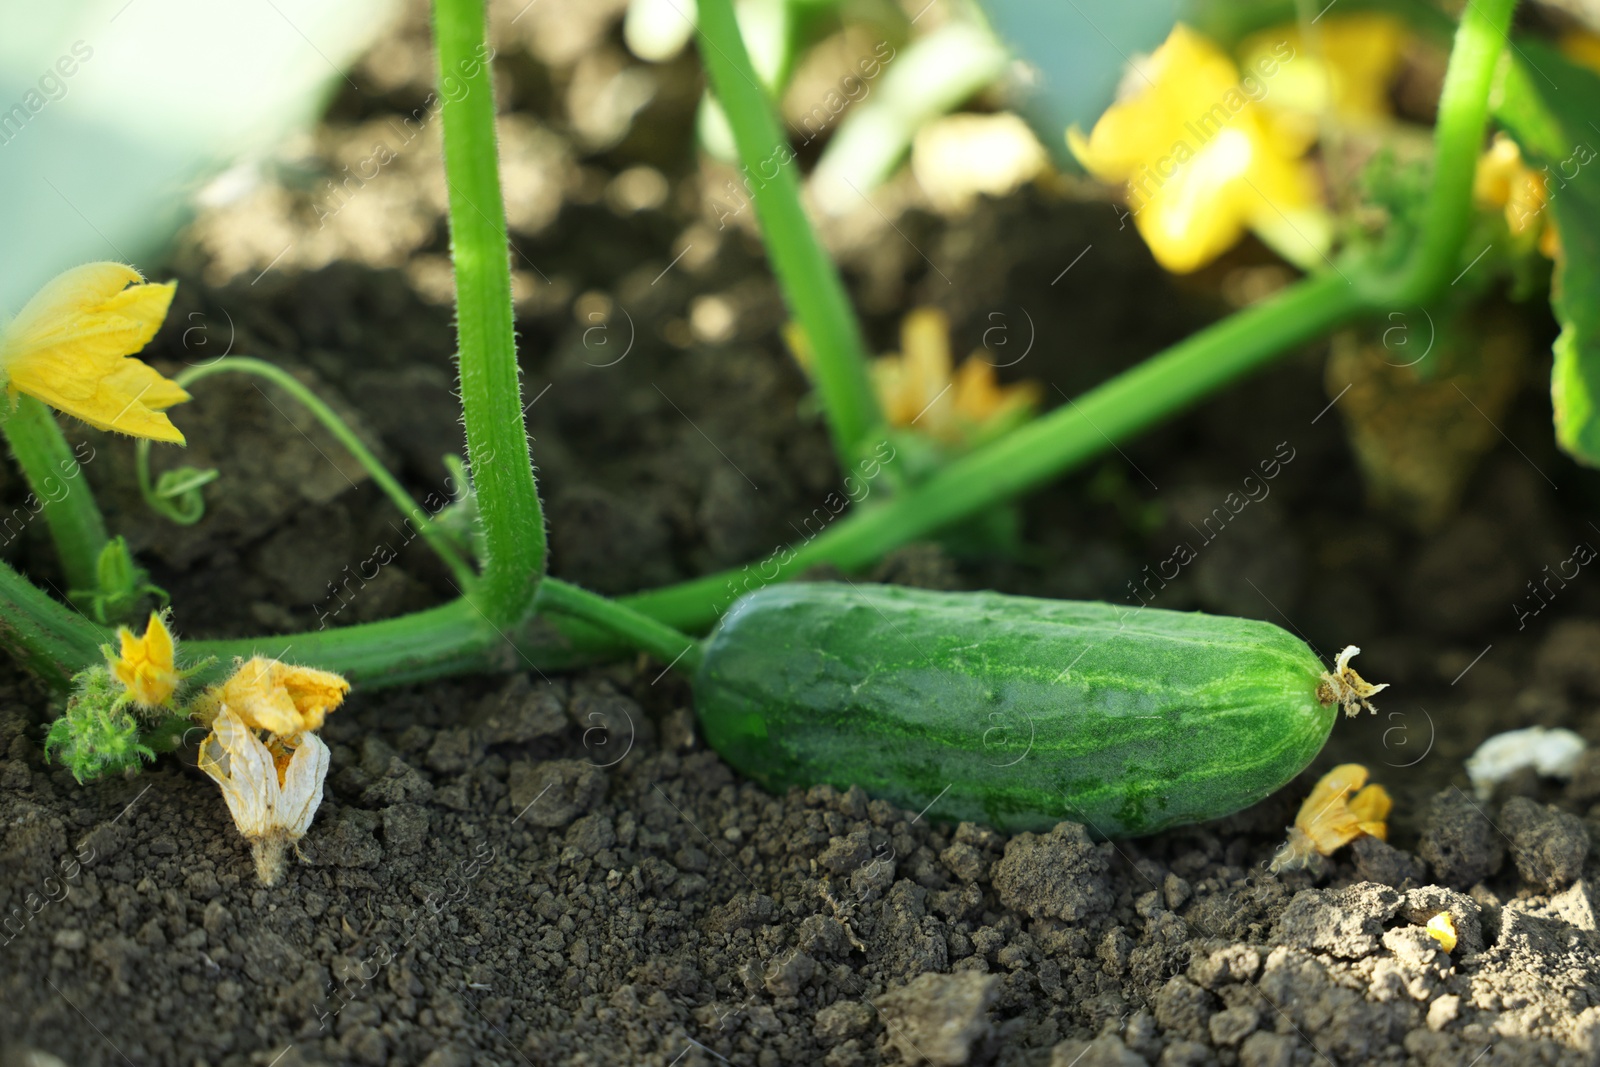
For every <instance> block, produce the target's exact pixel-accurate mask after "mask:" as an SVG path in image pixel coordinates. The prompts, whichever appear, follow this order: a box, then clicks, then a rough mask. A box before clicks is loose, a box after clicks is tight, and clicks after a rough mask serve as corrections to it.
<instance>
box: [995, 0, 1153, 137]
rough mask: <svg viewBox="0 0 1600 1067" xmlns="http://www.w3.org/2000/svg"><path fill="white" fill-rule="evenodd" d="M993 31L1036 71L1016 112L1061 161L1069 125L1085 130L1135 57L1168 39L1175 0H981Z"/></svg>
mask: <svg viewBox="0 0 1600 1067" xmlns="http://www.w3.org/2000/svg"><path fill="white" fill-rule="evenodd" d="M979 6H980V7H981V8H982V9H983V12H984V14H985V15H987V16H988V18H989V23H990V25H991V26H993V27H994V31H995V33H996V34H997V35H998V36H999V37H1000V39H1001V40H1002V41H1004V42H1005V43H1006V45H1007V46H1009V47H1010V49H1011V50H1012V52H1013V53H1015V54H1016V55H1017V57H1018V58H1020V59H1022V60H1024V61H1025V62H1027V64H1028V65H1029V66H1030V67H1031V68H1032V69H1033V77H1032V79H1031V81H1032V84H1031V85H1029V86H1028V88H1027V91H1026V93H1025V95H1024V97H1023V99H1022V100H1020V101H1019V107H1018V110H1019V111H1020V112H1021V113H1022V114H1023V116H1024V117H1025V118H1027V120H1028V122H1029V123H1030V124H1032V125H1033V127H1034V129H1035V130H1036V131H1038V133H1039V140H1040V141H1042V142H1043V143H1044V145H1045V147H1046V148H1048V149H1049V150H1050V152H1051V153H1052V154H1053V155H1055V156H1056V157H1057V158H1058V159H1062V160H1065V159H1068V158H1070V157H1069V154H1068V153H1067V151H1066V143H1065V141H1064V139H1063V138H1064V137H1065V134H1066V130H1067V128H1068V127H1069V126H1074V125H1076V126H1078V127H1080V128H1081V129H1083V130H1084V131H1085V132H1087V131H1088V130H1089V129H1091V128H1092V127H1093V126H1094V123H1095V120H1096V119H1098V118H1099V117H1100V113H1101V112H1102V111H1104V110H1105V109H1106V108H1107V107H1109V106H1110V105H1111V102H1112V100H1113V99H1114V98H1115V96H1116V92H1117V83H1118V82H1120V81H1121V80H1122V75H1123V71H1124V70H1125V69H1126V68H1127V66H1128V63H1129V61H1130V60H1131V59H1133V57H1134V56H1136V55H1140V54H1143V53H1148V52H1151V51H1153V50H1154V49H1155V48H1156V46H1157V45H1159V44H1160V43H1161V42H1162V41H1164V40H1166V39H1167V34H1169V33H1171V32H1172V25H1173V23H1174V22H1175V21H1177V17H1178V0H1068V2H1066V3H1040V2H1039V0H979Z"/></svg>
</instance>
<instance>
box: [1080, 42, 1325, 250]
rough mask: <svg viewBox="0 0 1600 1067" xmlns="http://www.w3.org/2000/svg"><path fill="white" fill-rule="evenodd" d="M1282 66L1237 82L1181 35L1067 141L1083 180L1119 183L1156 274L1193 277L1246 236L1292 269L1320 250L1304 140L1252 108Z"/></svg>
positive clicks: (1320, 215)
mask: <svg viewBox="0 0 1600 1067" xmlns="http://www.w3.org/2000/svg"><path fill="white" fill-rule="evenodd" d="M1285 53H1286V54H1287V49H1285ZM1290 58H1292V56H1290ZM1282 62H1283V60H1282V59H1277V58H1275V59H1273V60H1272V64H1271V65H1269V66H1265V67H1260V68H1256V69H1252V70H1251V71H1250V72H1249V74H1247V75H1246V76H1245V77H1244V78H1243V79H1241V77H1240V73H1239V68H1238V67H1236V66H1235V65H1234V63H1233V60H1232V59H1230V58H1229V57H1228V56H1227V55H1226V54H1224V53H1223V52H1222V51H1221V50H1220V49H1219V48H1217V46H1216V45H1214V44H1212V43H1211V42H1210V41H1208V40H1206V39H1205V38H1204V37H1202V36H1200V35H1199V34H1197V33H1195V32H1194V31H1193V30H1191V29H1189V28H1188V27H1187V26H1185V25H1183V24H1182V23H1179V24H1178V25H1177V26H1175V27H1173V30H1172V33H1171V35H1170V36H1168V38H1167V40H1166V42H1165V43H1164V44H1162V45H1161V47H1160V48H1157V49H1156V50H1155V52H1154V53H1153V54H1152V55H1151V56H1150V57H1149V58H1148V60H1146V61H1144V62H1143V63H1136V64H1135V67H1134V70H1133V72H1132V74H1131V75H1130V77H1129V78H1128V79H1127V80H1126V81H1125V83H1124V84H1125V85H1126V86H1127V87H1128V88H1129V90H1130V92H1129V93H1128V94H1126V95H1125V96H1124V98H1123V99H1120V100H1118V101H1117V102H1116V103H1115V104H1113V105H1112V106H1111V107H1110V108H1108V109H1107V110H1106V112H1105V114H1103V115H1101V116H1100V120H1099V121H1098V122H1096V123H1095V126H1094V129H1093V130H1092V131H1091V132H1090V134H1089V136H1088V137H1087V138H1085V137H1084V136H1083V134H1082V133H1081V132H1079V131H1078V130H1077V129H1076V128H1074V129H1072V130H1069V131H1068V132H1067V142H1068V144H1070V145H1071V147H1072V151H1073V153H1074V154H1075V155H1076V156H1077V157H1078V159H1079V160H1080V161H1082V163H1083V165H1084V166H1085V167H1086V168H1088V170H1089V172H1090V173H1092V174H1094V175H1095V176H1096V177H1098V178H1100V179H1102V180H1104V181H1113V182H1126V183H1127V195H1128V203H1129V206H1130V207H1132V209H1133V215H1134V224H1135V225H1136V226H1137V227H1138V229H1139V233H1140V234H1142V235H1143V237H1144V239H1145V242H1146V243H1147V244H1148V245H1149V246H1150V251H1151V253H1152V254H1153V255H1154V256H1155V257H1156V260H1157V261H1158V262H1159V263H1160V264H1161V265H1162V266H1163V267H1165V268H1166V269H1168V270H1170V271H1173V272H1174V273H1179V274H1183V273H1187V272H1189V271H1193V270H1197V269H1199V268H1200V267H1203V266H1205V265H1206V264H1207V263H1209V262H1211V261H1212V260H1213V259H1215V258H1216V257H1217V256H1219V255H1221V254H1222V253H1223V252H1225V251H1227V250H1228V249H1229V248H1231V247H1232V246H1233V245H1234V243H1235V242H1237V241H1238V240H1239V238H1240V237H1242V236H1243V235H1244V231H1245V230H1246V229H1250V230H1254V231H1255V232H1256V233H1257V234H1258V236H1260V237H1261V238H1262V239H1263V240H1264V241H1266V242H1267V243H1269V244H1271V245H1272V246H1273V247H1275V248H1277V249H1278V250H1280V251H1282V252H1284V253H1285V254H1286V255H1287V256H1289V258H1291V259H1295V260H1298V261H1305V260H1307V259H1312V258H1316V257H1317V256H1319V255H1320V254H1321V252H1322V250H1323V248H1324V247H1325V246H1326V244H1327V242H1328V239H1329V234H1330V232H1331V225H1330V223H1329V221H1328V218H1327V214H1326V212H1325V211H1324V210H1323V209H1322V207H1321V205H1320V190H1319V187H1318V183H1317V180H1316V177H1315V175H1314V173H1313V172H1312V170H1311V168H1310V167H1309V166H1307V165H1306V164H1305V163H1303V162H1301V159H1300V157H1301V156H1302V155H1304V153H1305V151H1306V149H1307V148H1308V147H1310V140H1309V139H1308V138H1307V137H1306V136H1304V135H1295V134H1294V133H1293V132H1292V130H1285V129H1284V128H1283V127H1282V126H1280V125H1279V124H1275V123H1274V122H1272V121H1271V120H1270V116H1268V115H1267V114H1266V113H1265V112H1264V111H1263V110H1262V109H1261V107H1260V106H1259V104H1258V101H1260V100H1263V99H1266V98H1267V96H1268V94H1269V92H1270V84H1271V79H1272V78H1273V77H1274V76H1276V75H1277V74H1278V73H1279V71H1280V70H1281V63H1282Z"/></svg>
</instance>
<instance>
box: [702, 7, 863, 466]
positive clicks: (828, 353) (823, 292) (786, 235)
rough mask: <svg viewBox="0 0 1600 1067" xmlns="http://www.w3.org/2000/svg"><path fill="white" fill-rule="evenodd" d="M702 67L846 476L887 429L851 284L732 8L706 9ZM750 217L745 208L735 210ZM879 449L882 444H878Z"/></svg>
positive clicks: (704, 11)
mask: <svg viewBox="0 0 1600 1067" xmlns="http://www.w3.org/2000/svg"><path fill="white" fill-rule="evenodd" d="M698 20H699V39H700V58H701V62H702V63H703V64H704V66H705V69H706V73H707V74H708V75H709V76H710V78H711V84H712V86H713V87H714V88H715V89H716V93H717V99H718V101H720V102H721V104H722V109H723V111H724V112H725V113H726V114H727V117H728V125H729V127H730V128H731V129H732V130H733V140H734V143H735V144H736V145H737V146H738V149H739V160H740V162H741V163H743V165H744V179H743V185H744V191H743V192H742V193H740V194H739V195H740V197H748V198H749V199H751V200H753V201H754V202H755V211H756V219H757V220H758V221H759V222H760V224H761V235H762V238H763V239H764V241H765V244H766V246H767V255H768V257H769V258H770V259H771V260H772V272H773V273H774V274H775V275H777V278H778V285H779V286H780V288H782V290H783V298H784V302H785V303H787V304H788V305H789V310H790V312H791V313H792V314H793V315H794V317H795V321H797V322H798V323H799V324H800V328H801V329H802V330H804V331H805V335H806V342H807V346H808V348H809V350H810V352H811V359H812V367H811V370H812V373H813V375H814V377H815V379H816V383H817V393H818V395H819V396H820V398H821V400H822V408H823V411H824V412H825V413H826V414H827V419H828V430H829V433H830V434H831V436H832V438H833V450H834V454H835V455H836V456H837V457H838V461H839V465H840V467H842V468H843V469H844V470H845V472H846V473H849V472H850V471H851V470H852V469H853V468H854V466H855V464H856V461H857V460H859V459H860V458H861V452H862V450H863V449H864V448H865V447H866V446H867V443H868V438H869V435H872V434H874V432H875V431H876V429H877V428H878V427H879V426H880V425H881V424H882V422H883V413H882V412H881V411H880V410H879V409H878V400H877V395H876V394H875V393H874V392H873V391H872V382H871V380H870V379H869V378H868V375H867V355H866V352H867V348H866V342H865V340H863V338H862V336H861V327H860V325H859V324H858V323H857V322H856V317H855V313H854V312H853V311H852V310H851V308H850V299H849V297H848V296H847V295H846V294H845V290H844V282H843V281H841V280H840V278H839V272H838V270H837V269H836V268H835V267H834V265H833V261H832V260H830V259H829V258H828V255H827V253H826V252H824V251H823V249H822V244H821V242H819V241H818V240H817V235H816V232H815V231H814V230H813V229H812V228H811V224H810V222H809V220H807V218H806V213H805V209H804V208H803V207H801V205H800V182H799V179H798V178H797V177H796V176H795V168H796V164H795V161H794V159H795V156H794V151H793V150H792V149H791V148H790V147H789V140H788V138H787V137H785V136H784V134H783V130H782V128H781V127H780V126H779V125H778V118H777V115H776V113H775V111H774V110H773V106H772V101H771V100H769V99H768V98H767V94H766V92H765V90H763V89H762V88H761V82H760V80H759V79H758V78H757V77H756V72H755V67H754V66H753V65H752V64H751V62H750V54H749V52H748V51H746V49H745V46H744V38H743V37H741V36H740V34H739V24H738V22H737V21H736V20H735V19H734V15H733V4H732V0H700V4H699V16H698ZM735 206H736V207H737V208H739V209H742V208H743V206H744V201H743V200H742V199H741V200H740V201H739V202H738V203H737V204H736V205H735ZM872 439H873V440H877V437H875V436H874V437H872Z"/></svg>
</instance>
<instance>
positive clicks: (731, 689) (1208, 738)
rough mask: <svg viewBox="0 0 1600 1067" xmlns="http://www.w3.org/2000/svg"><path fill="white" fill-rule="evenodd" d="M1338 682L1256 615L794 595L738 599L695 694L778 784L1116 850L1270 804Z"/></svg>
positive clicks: (880, 592) (878, 590)
mask: <svg viewBox="0 0 1600 1067" xmlns="http://www.w3.org/2000/svg"><path fill="white" fill-rule="evenodd" d="M1347 658H1348V657H1347V656H1346V657H1341V662H1340V664H1339V667H1340V668H1341V669H1342V668H1343V667H1344V660H1345V659H1347ZM1341 673H1342V671H1341ZM1348 676H1349V677H1351V678H1355V675H1354V674H1353V673H1351V674H1349V675H1348ZM1356 681H1357V683H1358V684H1360V683H1359V679H1356ZM1338 685H1339V682H1338V676H1329V675H1326V674H1325V673H1324V667H1323V665H1322V662H1321V661H1320V660H1319V659H1318V658H1317V656H1316V655H1315V654H1314V653H1313V652H1312V651H1311V649H1310V648H1308V647H1307V646H1306V645H1305V643H1304V642H1302V641H1300V640H1299V639H1298V638H1296V637H1294V636H1293V635H1292V634H1289V633H1288V632H1286V631H1284V630H1281V629H1279V628H1278V627H1276V626H1273V625H1272V624H1271V623H1266V622H1257V621H1254V620H1251V619H1235V618H1226V617H1221V616H1214V615H1202V614H1199V613H1187V612H1177V611H1159V610H1156V609H1150V608H1147V609H1143V610H1134V609H1131V608H1120V607H1117V606H1114V605H1111V604H1098V603H1084V602H1075V601H1062V600H1040V599H1036V598H1033V597H1019V596H1004V595H1001V594H998V593H939V592H929V591H926V590H920V589H907V588H901V587H897V586H883V585H852V584H849V583H791V584H783V585H774V586H769V587H767V588H765V589H761V590H759V591H757V592H755V593H751V594H749V595H747V596H745V597H743V598H741V599H740V600H739V601H738V602H737V603H736V604H735V605H734V606H733V608H732V610H730V611H729V613H728V614H727V615H726V616H725V617H724V618H723V620H722V622H721V623H720V624H719V625H718V627H717V628H716V630H715V631H714V632H713V633H712V634H711V636H710V637H709V638H708V639H707V641H706V648H705V659H704V661H703V663H702V665H701V667H700V669H699V672H698V673H697V675H696V677H695V682H694V693H695V704H696V708H697V711H698V714H699V717H700V722H701V724H702V726H703V728H704V730H705V735H706V739H707V740H708V741H709V742H710V743H711V746H712V747H713V748H715V749H716V750H717V751H718V752H719V753H721V754H722V756H723V758H725V759H726V760H727V761H728V762H729V763H731V764H732V765H733V766H734V767H736V768H738V769H739V770H740V771H742V772H743V773H744V774H746V775H748V776H749V777H751V778H753V779H755V780H756V781H758V782H760V783H761V784H762V785H764V786H766V787H767V788H769V789H775V790H782V789H785V788H787V787H789V786H796V785H798V786H811V785H817V784H822V783H827V784H829V785H833V786H836V787H838V788H841V789H843V788H847V787H849V786H851V785H859V786H861V788H862V789H864V790H866V792H867V793H868V795H870V796H873V797H881V798H883V799H885V800H889V801H892V802H894V803H895V804H898V805H899V806H901V807H903V808H907V809H909V810H911V811H921V810H924V809H926V815H927V817H929V818H937V819H945V820H972V821H974V822H982V823H987V824H989V825H991V826H994V827H997V828H999V829H1002V830H1037V829H1044V828H1047V827H1049V826H1052V825H1054V824H1055V823H1057V822H1059V821H1061V820H1063V819H1072V820H1074V821H1077V822H1081V823H1083V824H1084V825H1086V826H1087V827H1089V829H1090V831H1091V832H1092V833H1094V834H1095V835H1096V836H1098V837H1102V838H1105V837H1133V836H1138V835H1140V834H1148V833H1153V832H1155V831H1157V830H1160V829H1163V828H1164V827H1168V826H1176V825H1181V824H1185V823H1194V822H1200V821H1203V820H1205V819H1214V818H1217V817H1219V816H1222V815H1227V814H1228V813H1230V812H1234V811H1238V810H1239V809H1240V808H1244V807H1246V806H1248V805H1250V804H1253V803H1255V802H1256V801H1258V800H1260V799H1262V798H1263V797H1266V796H1268V795H1270V794H1271V793H1273V792H1275V791H1276V790H1277V789H1279V788H1280V787H1282V786H1283V785H1284V784H1286V783H1287V782H1288V781H1289V780H1290V779H1291V778H1293V777H1294V776H1295V775H1296V774H1298V773H1299V772H1300V771H1301V770H1302V769H1304V768H1305V766H1306V765H1307V764H1308V763H1310V762H1311V760H1312V758H1313V757H1314V756H1316V754H1317V753H1318V752H1319V751H1320V750H1321V749H1322V745H1323V742H1324V741H1325V740H1327V737H1328V733H1329V731H1330V730H1331V729H1332V727H1333V720H1334V717H1335V713H1336V709H1337V707H1338V699H1339V698H1338V696H1337V695H1336V694H1337V693H1338V692H1340V690H1338V689H1337V688H1336V687H1337V686H1338ZM1365 688H1366V691H1367V692H1370V691H1372V689H1371V687H1365Z"/></svg>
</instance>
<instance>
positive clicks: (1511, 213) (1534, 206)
mask: <svg viewBox="0 0 1600 1067" xmlns="http://www.w3.org/2000/svg"><path fill="white" fill-rule="evenodd" d="M1472 195H1473V197H1474V198H1476V199H1477V201H1478V203H1479V204H1481V205H1483V206H1484V207H1487V208H1501V209H1502V210H1504V212H1505V216H1506V229H1508V230H1510V231H1511V235H1512V236H1513V237H1520V236H1521V235H1522V234H1525V233H1530V232H1535V231H1537V232H1538V234H1539V251H1540V252H1541V253H1542V254H1543V255H1545V256H1546V257H1548V258H1550V259H1554V258H1556V255H1557V254H1558V253H1559V252H1560V251H1561V235H1560V234H1559V233H1558V232H1557V230H1556V227H1555V218H1554V217H1553V216H1551V215H1547V214H1545V208H1546V207H1548V206H1549V204H1550V189H1549V186H1548V185H1547V184H1546V182H1545V177H1544V175H1543V174H1540V173H1539V172H1538V171H1536V170H1534V169H1533V168H1532V167H1530V166H1528V164H1527V163H1526V162H1524V161H1523V158H1522V150H1521V149H1519V148H1518V147H1517V142H1515V141H1513V140H1512V139H1511V138H1509V137H1507V136H1506V135H1505V134H1503V133H1497V134H1495V135H1494V141H1493V142H1492V143H1491V144H1490V145H1489V150H1488V151H1487V152H1485V153H1484V154H1483V155H1481V156H1479V157H1478V169H1477V171H1476V173H1475V174H1474V175H1473V180H1472Z"/></svg>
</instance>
